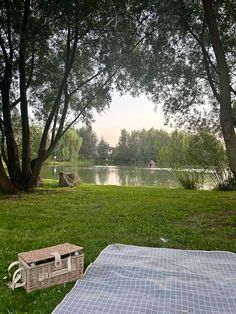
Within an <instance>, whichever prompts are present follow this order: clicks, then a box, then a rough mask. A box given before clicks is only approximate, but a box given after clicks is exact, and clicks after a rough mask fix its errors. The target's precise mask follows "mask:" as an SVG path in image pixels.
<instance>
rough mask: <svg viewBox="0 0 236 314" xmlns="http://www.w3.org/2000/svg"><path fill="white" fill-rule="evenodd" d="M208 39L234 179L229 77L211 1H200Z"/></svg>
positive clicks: (235, 158)
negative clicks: (212, 51)
mask: <svg viewBox="0 0 236 314" xmlns="http://www.w3.org/2000/svg"><path fill="white" fill-rule="evenodd" d="M202 3H203V7H204V12H205V16H206V21H207V24H208V28H209V34H210V39H211V43H212V47H213V50H214V54H215V57H216V62H217V70H218V75H219V95H220V124H221V129H222V134H223V137H224V141H225V146H226V151H227V155H228V160H229V165H230V169H231V170H232V172H233V174H234V176H235V177H236V135H235V130H234V120H233V112H232V106H231V90H230V77H229V70H228V66H227V61H226V57H225V52H224V48H223V45H222V42H221V39H220V35H219V30H218V26H217V21H216V16H215V12H214V9H213V5H212V1H211V0H202Z"/></svg>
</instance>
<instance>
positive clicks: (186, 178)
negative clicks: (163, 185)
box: [175, 169, 204, 190]
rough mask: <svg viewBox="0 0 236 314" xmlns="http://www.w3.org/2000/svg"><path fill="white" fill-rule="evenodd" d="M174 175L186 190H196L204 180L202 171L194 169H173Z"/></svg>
mask: <svg viewBox="0 0 236 314" xmlns="http://www.w3.org/2000/svg"><path fill="white" fill-rule="evenodd" d="M175 177H176V179H177V181H178V182H179V183H180V184H181V186H182V187H183V188H184V189H186V190H198V189H199V188H200V187H201V186H202V185H203V182H204V179H203V172H201V171H200V172H199V171H196V170H177V169H176V170H175Z"/></svg>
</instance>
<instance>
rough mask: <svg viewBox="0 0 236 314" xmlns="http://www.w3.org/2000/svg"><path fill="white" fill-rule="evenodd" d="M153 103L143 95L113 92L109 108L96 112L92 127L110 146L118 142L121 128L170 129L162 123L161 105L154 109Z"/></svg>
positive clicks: (129, 129) (130, 129) (128, 129)
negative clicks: (121, 94) (134, 95)
mask: <svg viewBox="0 0 236 314" xmlns="http://www.w3.org/2000/svg"><path fill="white" fill-rule="evenodd" d="M154 107H155V105H154V103H153V102H151V101H150V100H148V99H147V97H146V96H145V95H140V96H138V97H135V98H134V97H132V96H131V95H129V94H126V95H123V96H120V95H119V94H118V93H114V94H113V97H112V102H111V104H110V108H109V109H107V110H106V111H104V112H103V113H102V114H100V115H99V114H96V115H95V119H96V121H95V122H94V123H93V124H92V128H93V130H94V131H95V133H96V134H97V136H98V138H99V139H100V138H101V137H103V138H104V139H105V140H106V141H107V142H108V143H109V144H110V145H111V146H112V147H115V146H116V144H117V143H118V140H119V136H120V132H121V130H122V129H126V130H127V131H132V130H141V129H143V128H144V129H146V130H148V129H150V128H155V129H159V130H160V129H163V130H165V131H170V127H168V126H165V125H164V115H163V112H162V110H161V106H158V108H157V110H156V111H155V110H154Z"/></svg>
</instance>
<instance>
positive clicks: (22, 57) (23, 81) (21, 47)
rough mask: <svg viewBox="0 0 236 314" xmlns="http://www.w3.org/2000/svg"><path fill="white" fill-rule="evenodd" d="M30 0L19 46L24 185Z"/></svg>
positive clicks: (28, 173)
mask: <svg viewBox="0 0 236 314" xmlns="http://www.w3.org/2000/svg"><path fill="white" fill-rule="evenodd" d="M29 9H30V0H26V1H25V5H24V14H23V18H22V26H21V39H20V45H19V73H20V99H21V100H20V110H21V125H22V181H23V182H22V183H23V184H26V185H27V183H28V181H29V179H30V176H31V167H30V127H29V118H28V116H29V114H28V102H27V95H26V90H27V88H26V74H25V59H26V56H25V53H26V39H27V38H26V36H27V24H28V18H29Z"/></svg>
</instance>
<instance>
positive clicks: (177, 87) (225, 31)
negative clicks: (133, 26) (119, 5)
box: [123, 0, 236, 176]
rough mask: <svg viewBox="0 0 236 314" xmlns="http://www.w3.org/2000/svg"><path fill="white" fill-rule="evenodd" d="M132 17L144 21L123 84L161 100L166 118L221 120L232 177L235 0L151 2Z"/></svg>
mask: <svg viewBox="0 0 236 314" xmlns="http://www.w3.org/2000/svg"><path fill="white" fill-rule="evenodd" d="M142 3H143V5H144V2H142ZM133 16H134V19H135V18H136V19H141V17H143V16H146V22H145V23H144V24H143V27H142V37H143V40H142V43H141V44H140V45H139V46H138V47H137V48H136V49H135V50H134V51H133V57H132V59H127V64H126V69H125V70H124V74H123V77H124V79H126V82H127V85H126V88H127V89H130V90H133V92H135V91H136V92H137V91H138V90H143V91H145V92H146V93H148V94H149V95H151V96H152V98H153V100H154V101H155V102H160V103H162V104H163V105H164V112H165V115H166V118H167V121H169V119H170V118H172V117H174V122H176V123H177V124H187V125H188V126H189V127H192V126H198V125H199V124H200V125H202V122H204V124H203V127H204V128H206V127H207V126H208V128H209V129H210V128H212V127H214V126H219V125H220V127H221V132H222V135H223V138H224V142H225V146H226V151H227V156H228V161H229V165H230V168H231V170H232V172H233V173H234V175H235V176H236V135H235V129H234V119H233V112H232V106H233V103H234V101H235V99H236V74H235V73H236V71H235V70H236V69H235V66H236V57H235V45H236V39H235V34H234V30H235V27H236V6H235V1H234V0H228V1H221V0H214V1H212V0H202V1H185V0H180V1H175V0H168V1H161V0H160V1H149V2H148V3H147V2H146V7H145V8H142V7H141V8H140V11H139V12H138V13H136V14H135V13H133ZM138 34H140V30H139V31H138ZM137 36H138V35H137ZM209 104H210V105H211V107H209ZM186 122H187V123H186Z"/></svg>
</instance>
